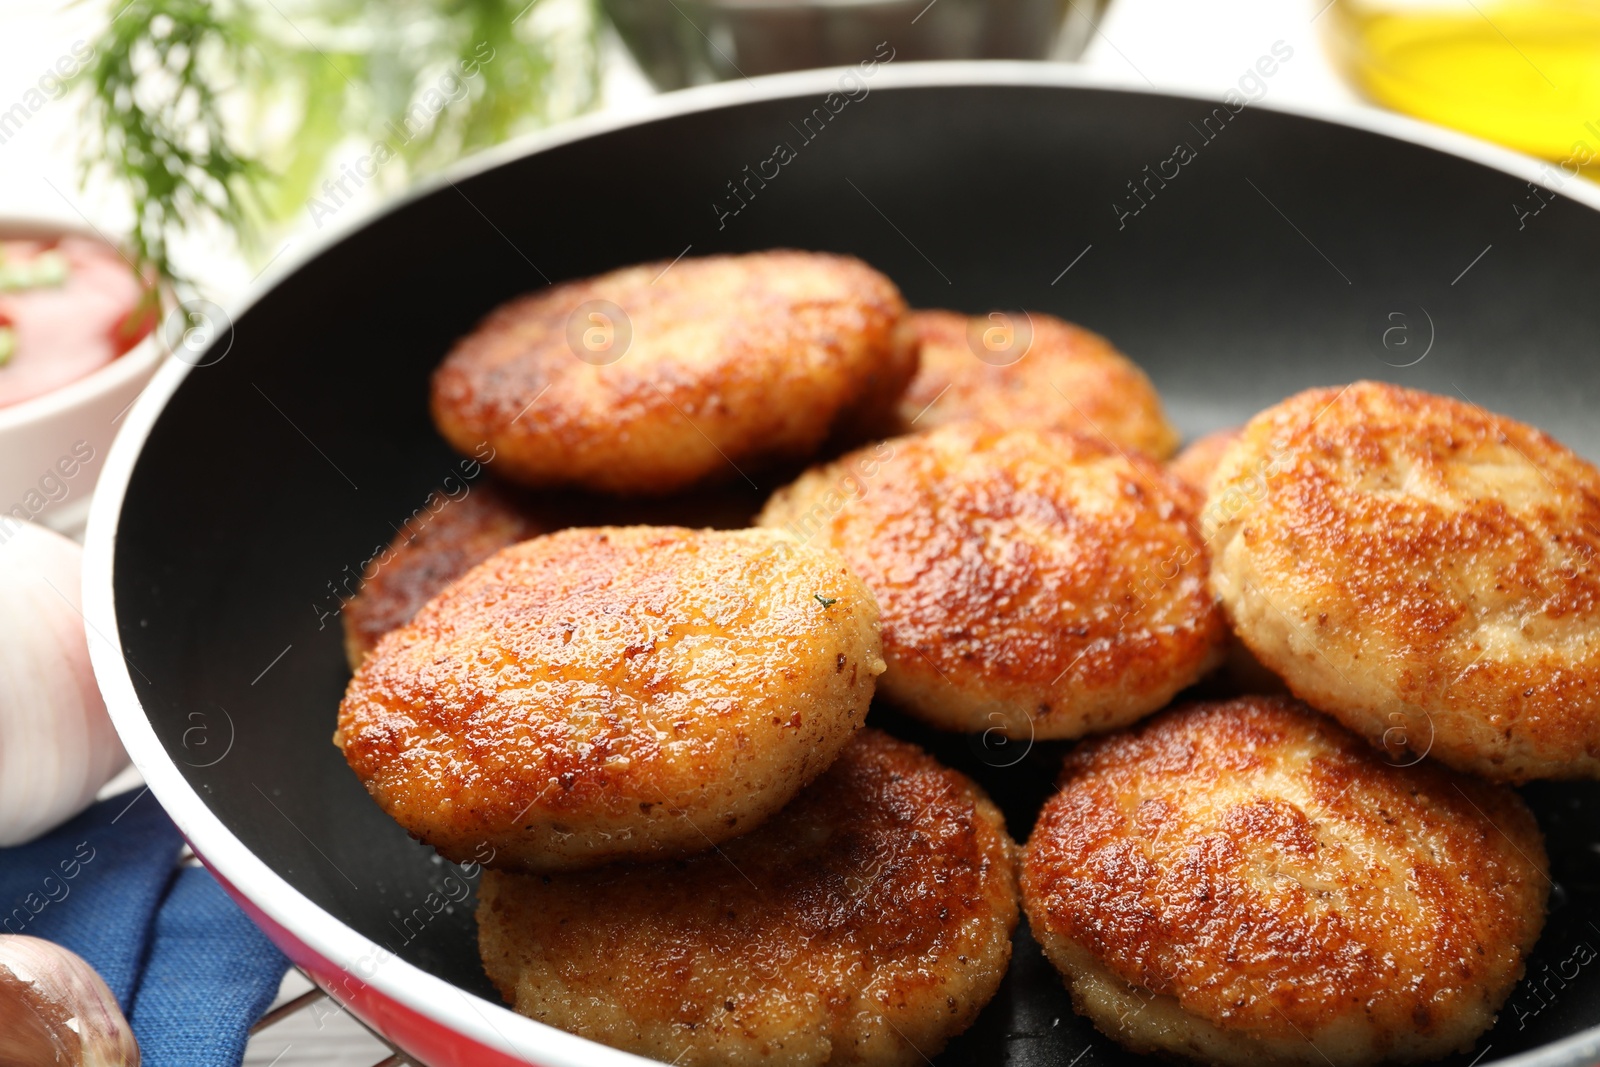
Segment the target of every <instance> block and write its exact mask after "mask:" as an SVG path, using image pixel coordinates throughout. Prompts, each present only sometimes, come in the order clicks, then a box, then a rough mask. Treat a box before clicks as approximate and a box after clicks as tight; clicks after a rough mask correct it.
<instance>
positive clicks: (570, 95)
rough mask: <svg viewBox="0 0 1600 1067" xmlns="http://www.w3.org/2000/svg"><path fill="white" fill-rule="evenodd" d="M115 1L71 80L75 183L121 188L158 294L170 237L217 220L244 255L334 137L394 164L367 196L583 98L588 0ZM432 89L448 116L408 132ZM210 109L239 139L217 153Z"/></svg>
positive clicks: (310, 183)
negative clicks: (81, 178)
mask: <svg viewBox="0 0 1600 1067" xmlns="http://www.w3.org/2000/svg"><path fill="white" fill-rule="evenodd" d="M118 2H119V3H122V5H123V6H121V7H120V8H119V9H118V10H117V13H116V14H115V15H114V17H113V18H112V19H111V21H110V23H109V24H108V25H107V26H106V28H105V30H104V31H103V32H102V33H101V35H100V36H99V38H98V39H97V40H96V41H95V42H94V48H95V58H94V60H93V61H92V63H91V65H90V66H89V67H88V69H86V70H85V71H84V72H83V74H81V75H80V76H79V81H80V83H81V84H82V85H83V87H84V119H85V126H86V128H87V129H88V131H89V134H88V136H87V137H86V139H85V143H84V145H83V154H82V159H83V171H84V175H85V177H86V178H87V177H88V176H89V175H91V174H97V173H98V174H104V175H106V176H108V177H110V178H111V179H112V180H113V181H114V182H116V183H117V184H119V185H120V186H122V187H123V188H124V189H126V191H127V193H128V196H129V197H130V199H131V201H132V204H133V214H134V226H133V232H132V233H131V234H130V235H129V240H128V243H129V246H130V251H131V253H132V254H133V256H134V257H135V258H136V259H137V261H138V263H139V268H140V270H141V272H142V273H147V274H155V275H159V276H161V277H163V278H165V279H168V280H176V281H184V280H186V279H182V278H180V277H179V275H178V270H177V268H176V266H175V265H174V263H173V248H172V246H173V242H174V240H175V239H176V238H177V237H178V236H179V235H180V234H182V233H183V232H185V231H192V230H195V229H196V228H199V227H202V226H205V225H206V224H208V223H212V222H221V223H222V224H224V225H225V226H226V228H227V229H229V230H230V231H232V232H233V234H234V235H235V236H236V237H238V238H239V239H240V240H241V243H242V244H244V245H245V246H246V247H247V248H248V247H252V246H253V245H254V244H255V243H256V242H254V241H253V240H252V238H253V236H254V235H255V234H256V233H257V232H259V231H260V230H261V229H262V228H264V227H270V226H272V225H274V224H276V223H279V222H282V221H283V220H285V219H287V218H288V217H290V216H291V215H292V214H293V213H295V212H297V211H299V210H301V209H302V208H303V207H304V206H305V205H306V204H307V202H308V199H309V198H310V197H311V196H312V195H313V189H314V188H315V186H316V183H317V182H318V181H320V180H321V179H323V178H324V177H325V176H327V175H328V174H329V173H330V172H331V171H332V169H333V167H332V163H331V162H330V161H331V160H332V159H333V158H334V157H335V155H336V153H337V152H338V151H339V150H340V148H341V145H347V144H348V143H349V141H350V139H351V138H355V139H356V140H357V141H365V142H367V143H372V144H376V143H378V142H382V143H383V144H384V145H385V146H386V149H387V152H388V153H390V154H393V155H396V156H398V157H399V158H400V160H401V161H402V162H400V163H399V164H397V165H395V166H394V168H393V173H386V174H385V175H384V184H383V185H382V186H381V187H382V188H384V189H388V190H391V191H392V190H393V189H395V188H397V187H398V186H399V185H401V184H402V183H403V182H404V181H405V180H406V179H408V178H410V177H415V176H416V175H418V174H421V173H426V172H427V171H429V170H433V169H437V168H438V167H442V166H445V165H447V164H449V163H450V162H452V161H454V160H455V159H457V158H459V157H460V155H462V154H463V153H465V152H469V151H472V150H474V149H477V148H481V147H485V146H488V145H491V144H496V143H499V142H500V141H503V140H505V139H506V138H507V137H508V136H511V135H512V134H514V133H517V132H520V131H521V130H522V129H525V128H529V127H532V126H537V125H542V124H544V123H547V122H550V121H554V120H556V119H560V118H566V117H568V116H570V115H573V114H576V113H578V112H581V111H583V110H586V109H587V108H589V107H590V106H592V105H593V104H594V103H595V101H596V98H597V96H598V89H599V80H600V78H599V27H600V25H601V20H600V16H599V14H598V9H597V6H596V2H595V0H532V2H531V3H530V2H529V0H216V2H215V3H213V2H208V0H118ZM547 14H548V15H552V16H554V15H561V16H564V17H555V18H546V17H544V16H546V15H547ZM486 57H490V58H486ZM463 72H470V74H466V75H464V76H463ZM441 87H443V88H447V89H451V90H454V93H453V95H452V96H451V98H450V100H449V103H448V105H447V106H443V107H439V106H433V107H429V108H426V109H424V111H423V112H422V113H423V114H425V115H426V116H427V121H426V122H424V123H421V124H415V123H413V122H411V116H412V115H413V114H416V113H417V104H418V102H419V101H420V100H426V99H428V97H429V95H430V94H432V95H433V96H434V97H435V98H436V99H442V97H439V96H438V94H439V91H440V89H441ZM225 97H226V98H228V99H227V103H228V105H229V107H228V108H227V109H226V115H227V116H228V117H229V118H231V121H232V123H233V124H234V125H233V126H232V127H231V128H232V129H233V130H235V131H239V130H241V129H243V130H245V131H247V132H248V134H249V139H248V141H245V140H241V139H234V138H232V137H230V125H229V121H227V120H225V108H224V98H225ZM241 116H242V117H243V121H242V122H241ZM402 126H404V130H403V133H404V136H396V134H395V131H396V130H400V129H401V127H402ZM385 158H387V155H386V157H385Z"/></svg>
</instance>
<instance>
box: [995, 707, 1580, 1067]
mask: <svg viewBox="0 0 1600 1067" xmlns="http://www.w3.org/2000/svg"><path fill="white" fill-rule="evenodd" d="M1549 885H1550V881H1549V874H1548V870H1547V862H1546V859H1545V852H1544V845H1543V839H1542V837H1541V835H1540V832H1539V827H1538V825H1537V824H1536V823H1535V822H1534V818H1533V816H1532V814H1531V813H1530V812H1529V811H1528V809H1527V806H1526V805H1525V804H1523V802H1522V800H1521V799H1520V798H1519V797H1518V796H1517V795H1516V794H1515V793H1513V792H1511V791H1510V790H1509V789H1506V788H1504V787H1502V786H1496V785H1491V784H1488V783H1484V782H1480V781H1477V780H1475V779H1472V778H1468V777H1466V776H1463V775H1459V774H1456V773H1454V772H1452V771H1449V770H1447V769H1445V768H1443V767H1440V766H1438V765H1437V764H1434V763H1432V762H1426V763H1423V764H1421V765H1418V766H1412V767H1404V768H1402V767H1396V766H1393V765H1390V764H1388V763H1386V762H1385V761H1384V760H1383V759H1382V758H1381V757H1380V756H1379V754H1378V753H1376V752H1374V751H1373V750H1372V749H1370V748H1369V747H1368V746H1366V745H1364V744H1363V743H1362V742H1361V741H1360V740H1359V739H1358V738H1356V737H1354V736H1352V735H1350V734H1348V733H1347V732H1346V731H1345V730H1344V729H1343V728H1342V727H1340V726H1339V725H1338V724H1337V723H1335V722H1333V721H1332V720H1329V719H1325V718H1323V717H1322V716H1320V715H1317V714H1315V713H1314V712H1312V711H1311V710H1310V709H1309V708H1306V707H1305V706H1304V705H1302V704H1299V703H1298V702H1295V701H1293V700H1289V699H1287V698H1271V697H1252V698H1245V699H1240V700H1235V701H1230V702H1226V703H1215V704H1196V705H1190V706H1188V707H1186V708H1182V709H1178V710H1174V711H1171V712H1168V713H1166V714H1163V715H1161V716H1159V717H1157V718H1155V719H1152V720H1150V721H1149V722H1148V723H1145V724H1143V725H1141V726H1139V727H1137V728H1135V729H1134V730H1131V731H1128V732H1125V733H1121V734H1117V735H1114V736H1111V737H1107V738H1103V739H1098V740H1095V741H1090V742H1086V743H1085V744H1083V745H1080V746H1079V747H1078V748H1077V749H1075V750H1074V751H1073V752H1072V754H1071V755H1070V756H1068V758H1067V760H1066V765H1065V768H1064V770H1063V772H1062V776H1061V789H1060V792H1059V793H1058V794H1057V795H1056V796H1055V797H1054V798H1052V799H1051V800H1050V801H1049V802H1048V803H1047V804H1046V805H1045V808H1044V811H1043V812H1042V813H1041V814H1040V816H1039V822H1038V825H1037V826H1036V827H1035V828H1034V831H1033V835H1032V836H1031V837H1030V838H1029V840H1028V846H1027V849H1026V851H1025V853H1024V859H1023V873H1022V892H1023V902H1024V907H1025V908H1026V910H1027V915H1028V923H1029V926H1030V928H1031V929H1032V931H1033V935H1034V937H1035V938H1037V939H1038V941H1039V943H1040V944H1041V945H1042V946H1043V947H1044V950H1045V953H1046V954H1047V955H1048V956H1049V957H1050V960H1051V962H1053V963H1054V964H1055V966H1056V967H1057V968H1058V969H1059V970H1060V971H1061V973H1062V974H1063V975H1064V976H1065V978H1066V981H1067V984H1068V986H1069V987H1070V989H1071V992H1072V1000H1073V1005H1074V1006H1075V1007H1076V1008H1077V1010H1078V1011H1079V1012H1080V1013H1082V1014H1084V1015H1086V1016H1088V1017H1089V1018H1090V1019H1091V1020H1092V1021H1093V1022H1094V1024H1095V1025H1096V1026H1097V1027H1099V1029H1100V1030H1102V1031H1103V1032H1104V1033H1106V1034H1107V1035H1108V1036H1110V1037H1112V1038H1114V1039H1115V1040H1117V1041H1118V1042H1120V1043H1121V1044H1123V1045H1124V1046H1126V1047H1128V1048H1129V1049H1132V1050H1134V1051H1136V1052H1142V1053H1151V1052H1160V1053H1166V1054H1169V1055H1176V1056H1182V1057H1186V1058H1190V1059H1194V1060H1199V1061H1202V1062H1205V1063H1211V1064H1226V1065H1239V1067H1255V1065H1258V1064H1301V1065H1307V1067H1329V1065H1332V1067H1357V1065H1364V1064H1372V1063H1377V1062H1380V1061H1385V1060H1395V1061H1415V1060H1426V1059H1432V1058H1435V1057H1438V1056H1442V1055H1445V1054H1447V1053H1450V1052H1454V1051H1465V1050H1467V1049H1469V1048H1470V1047H1471V1046H1472V1044H1473V1041H1474V1040H1475V1039H1476V1038H1477V1036H1478V1035H1479V1034H1481V1033H1483V1032H1484V1031H1485V1030H1486V1029H1488V1027H1489V1026H1490V1025H1491V1024H1492V1023H1493V1022H1494V1018H1495V1012H1496V1011H1498V1010H1499V1008H1500V1006H1501V1004H1502V1003H1504V1001H1505V999H1506V997H1507V996H1508V995H1509V994H1510V992H1511V990H1512V988H1513V986H1514V985H1515V984H1516V982H1517V981H1518V980H1519V979H1520V977H1521V975H1522V972H1523V961H1524V959H1525V958H1526V956H1527V953H1528V952H1529V951H1530V950H1531V949H1532V947H1533V944H1534V941H1535V940H1536V939H1537V938H1538V935H1539V931H1540V928H1541V927H1542V926H1543V924H1544V914H1545V900H1546V896H1547V893H1548V888H1549Z"/></svg>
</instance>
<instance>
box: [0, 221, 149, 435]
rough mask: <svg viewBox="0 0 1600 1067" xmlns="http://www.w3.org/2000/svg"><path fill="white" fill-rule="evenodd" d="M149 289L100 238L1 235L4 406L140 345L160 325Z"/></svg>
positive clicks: (0, 389) (0, 385)
mask: <svg viewBox="0 0 1600 1067" xmlns="http://www.w3.org/2000/svg"><path fill="white" fill-rule="evenodd" d="M149 293H150V290H149V289H148V288H147V287H146V286H144V285H142V284H140V282H139V279H138V278H137V277H136V276H135V275H134V273H133V271H132V270H130V269H129V267H128V264H127V262H126V261H124V260H123V259H122V257H121V256H120V255H118V254H117V251H116V250H115V249H113V248H111V247H109V246H107V245H105V244H102V243H101V242H99V241H94V240H90V239H88V238H84V237H62V238H59V239H54V240H42V241H40V240H0V407H5V406H7V405H10V404H17V403H20V402H22V401H24V400H31V399H33V398H34V397H36V396H42V395H43V394H45V393H48V392H50V391H52V390H54V389H59V388H60V387H61V386H63V385H66V384H68V383H70V382H75V381H77V380H78V379H79V378H82V377H83V376H84V375H86V374H89V373H91V372H93V371H96V370H99V369H100V368H101V367H103V366H105V365H106V364H107V363H110V362H111V361H112V360H114V359H116V358H117V357H118V356H120V355H122V354H123V353H124V352H126V351H128V349H130V348H132V347H133V346H134V345H136V344H138V343H139V342H140V341H141V340H142V339H143V338H144V336H145V335H146V334H148V333H149V332H150V328H151V326H152V325H154V323H155V317H156V307H155V302H154V301H153V300H151V299H149V298H148V294H149Z"/></svg>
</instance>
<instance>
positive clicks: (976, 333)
mask: <svg viewBox="0 0 1600 1067" xmlns="http://www.w3.org/2000/svg"><path fill="white" fill-rule="evenodd" d="M911 325H912V327H913V329H914V330H915V332H916V335H917V337H918V340H919V342H920V347H921V368H920V369H919V370H918V371H917V376H916V377H915V378H913V379H912V380H911V385H910V387H909V388H908V389H907V390H906V392H905V396H904V397H903V398H902V400H901V402H900V426H899V429H900V432H902V433H910V432H914V431H919V430H931V429H933V428H935V427H937V426H943V425H945V424H946V423H950V422H960V421H965V420H978V421H982V422H987V423H990V424H991V425H994V426H1001V427H1015V426H1032V427H1037V428H1040V429H1055V430H1072V431H1076V432H1079V433H1084V434H1088V435H1090V436H1102V435H1103V436H1104V437H1105V438H1106V439H1108V440H1110V441H1112V442H1114V443H1115V444H1116V445H1118V446H1119V447H1121V448H1133V449H1138V450H1139V451H1141V452H1143V453H1145V454H1146V455H1149V456H1151V457H1152V458H1155V459H1165V458H1166V457H1167V456H1169V455H1171V454H1172V452H1173V450H1174V449H1175V448H1177V447H1178V433H1177V431H1176V430H1174V429H1173V428H1172V426H1171V425H1170V424H1169V423H1168V422H1167V417H1166V415H1165V413H1164V412H1163V411H1162V408H1161V398H1160V396H1158V395H1157V394H1156V390H1155V387H1154V386H1153V385H1151V384H1150V379H1149V378H1148V377H1146V376H1145V373H1144V371H1142V370H1140V369H1139V367H1138V365H1137V364H1135V363H1134V362H1133V361H1132V360H1130V359H1129V358H1128V357H1127V356H1125V355H1123V354H1122V353H1121V352H1119V351H1117V350H1116V349H1115V348H1113V347H1112V345H1111V343H1110V342H1109V341H1107V340H1106V339H1105V338H1104V337H1101V336H1100V335H1099V334H1095V333H1090V332H1089V331H1088V330H1085V329H1083V328H1082V327H1079V326H1074V325H1073V324H1072V323H1070V322H1063V321H1062V320H1060V319H1058V318H1056V317H1055V316H1053V315H1046V314H1043V313H1042V312H1037V311H1035V312H1030V313H1028V314H1027V315H1026V316H1017V315H1012V316H1011V321H1010V323H1009V332H1006V331H1007V325H1006V324H1000V325H996V324H995V323H993V322H991V321H990V320H989V318H988V317H986V316H983V315H977V316H968V315H959V314H956V313H955V312H952V311H916V312H913V313H912V315H911ZM989 330H1001V331H1002V339H1003V340H1004V342H1005V343H1006V344H1010V345H1016V346H1017V347H1018V348H1026V351H1025V353H1024V354H1023V355H1021V356H1020V358H1016V359H1015V361H1014V362H1007V360H1010V359H1012V353H1011V352H1009V351H1007V350H1005V349H1004V348H1002V350H1001V351H998V352H996V353H995V354H994V355H993V356H991V357H989V358H988V359H980V358H979V357H978V355H977V354H976V352H977V350H984V351H987V350H986V349H984V347H983V338H984V336H985V331H989ZM1024 331H1025V332H1024ZM974 337H976V338H977V340H974V339H973V338H974Z"/></svg>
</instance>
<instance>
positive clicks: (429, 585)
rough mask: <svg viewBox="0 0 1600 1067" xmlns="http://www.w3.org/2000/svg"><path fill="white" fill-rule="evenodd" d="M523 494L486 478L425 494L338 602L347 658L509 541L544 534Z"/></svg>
mask: <svg viewBox="0 0 1600 1067" xmlns="http://www.w3.org/2000/svg"><path fill="white" fill-rule="evenodd" d="M544 532H545V527H544V525H543V524H542V523H541V522H540V521H539V520H538V519H536V518H535V517H534V515H533V511H532V509H531V508H530V507H529V504H528V501H527V500H526V499H525V498H524V497H523V496H522V495H521V494H519V493H517V492H516V491H514V490H508V489H506V488H504V487H502V486H500V485H496V484H495V483H493V482H489V481H485V482H481V483H479V484H478V485H475V486H467V487H466V491H465V493H464V494H463V495H459V496H456V495H453V494H446V493H444V492H436V493H430V494H429V495H428V496H427V497H426V498H425V499H424V502H423V505H422V506H421V507H419V508H418V509H417V510H416V511H415V512H414V513H413V514H412V515H411V516H409V517H408V518H407V519H406V521H405V523H404V524H403V525H402V526H401V527H400V528H399V529H398V531H397V532H396V533H395V535H394V540H392V541H390V542H389V544H388V546H387V547H386V548H385V549H384V550H383V551H382V552H380V553H379V554H378V555H377V556H376V557H375V558H374V560H373V562H372V563H371V564H369V565H368V566H367V568H366V571H365V572H364V573H363V574H362V583H361V587H360V588H359V589H358V590H357V591H356V593H355V595H354V596H352V597H351V598H350V600H349V601H348V602H346V603H345V604H344V607H343V610H342V612H341V616H342V619H343V622H344V651H345V658H346V659H348V660H349V662H350V669H351V670H355V669H356V668H357V667H360V666H361V661H362V660H363V659H365V658H366V655H367V653H368V652H370V651H372V647H373V646H374V645H376V644H377V643H378V638H380V637H382V636H383V635H384V634H386V633H388V632H389V631H390V630H393V629H395V628H396V627H399V626H403V625H405V624H406V623H408V622H410V621H411V617H412V616H413V615H415V614H416V613H417V611H418V609H420V608H421V607H422V605H424V604H426V603H427V602H428V601H430V600H432V599H433V598H434V597H435V596H436V595H437V594H439V593H441V592H443V591H444V590H445V588H446V587H448V586H449V585H450V583H451V582H453V581H455V580H456V579H457V578H459V577H461V576H462V575H463V574H465V573H467V571H469V570H471V569H472V568H473V567H475V566H477V565H478V564H479V563H482V562H483V561H484V560H486V559H488V558H489V557H490V556H492V555H494V554H495V553H496V552H498V551H500V550H501V549H502V548H505V547H506V546H507V545H513V544H516V543H517V542H518V541H526V540H527V539H528V538H530V537H534V536H536V535H538V534H541V533H544Z"/></svg>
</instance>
